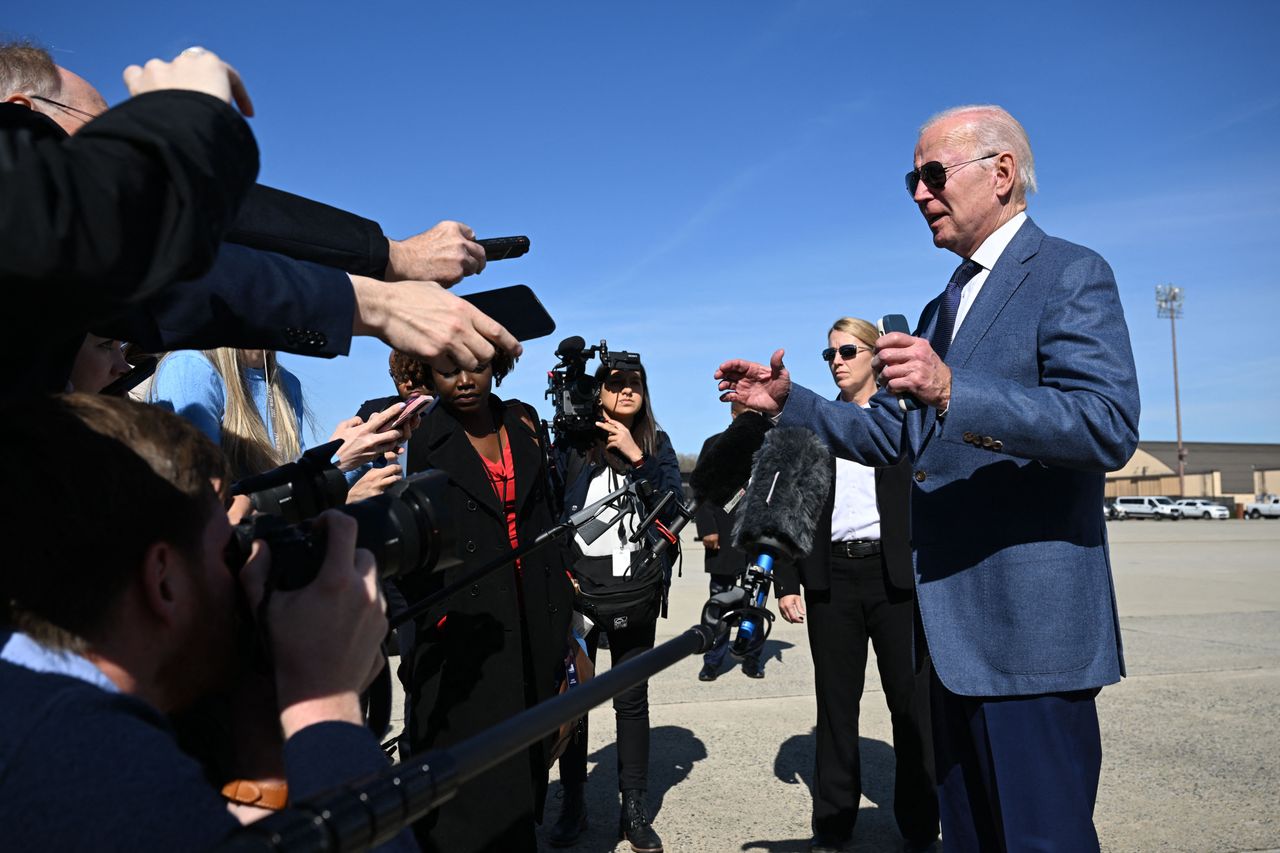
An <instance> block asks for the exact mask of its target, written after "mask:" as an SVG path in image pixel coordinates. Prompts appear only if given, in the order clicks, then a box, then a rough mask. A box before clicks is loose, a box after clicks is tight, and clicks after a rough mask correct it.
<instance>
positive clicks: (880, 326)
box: [876, 314, 921, 412]
mask: <svg viewBox="0 0 1280 853" xmlns="http://www.w3.org/2000/svg"><path fill="white" fill-rule="evenodd" d="M876 331H878V332H879V333H880V334H882V335H887V334H889V333H890V332H902V333H903V334H904V335H909V334H911V326H910V325H908V323H907V318H906V317H904V316H902V315H901V314H886V315H884V316H883V317H881V318H880V321H879V322H877V323H876ZM897 397H898V408H900V409H902V411H904V412H914V411H915V410H916V409H919V408H921V406H920V401H919V400H917V399H916V398H915V397H912V396H911V395H910V394H898V395H897Z"/></svg>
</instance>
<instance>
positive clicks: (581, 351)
mask: <svg viewBox="0 0 1280 853" xmlns="http://www.w3.org/2000/svg"><path fill="white" fill-rule="evenodd" d="M596 355H599V356H600V364H601V366H603V367H607V368H609V369H610V370H640V369H641V366H640V354H639V353H634V352H626V351H625V350H618V351H615V352H610V351H609V344H608V342H607V341H604V340H601V341H600V344H599V346H593V347H588V346H587V345H586V341H585V340H584V339H583V338H582V337H581V336H579V335H574V336H573V337H571V338H565V339H564V340H563V341H561V342H560V346H559V347H557V348H556V358H558V359H560V361H559V362H557V364H556V366H555V367H553V368H552V369H551V370H550V371H549V372H548V373H547V393H546V395H545V396H547V397H550V398H551V404H552V405H553V406H554V407H555V410H556V414H555V418H554V419H553V420H552V421H551V429H552V430H554V431H555V434H556V441H557V443H558V442H560V441H565V442H567V443H568V444H569V446H570V447H577V448H583V447H586V446H587V445H589V444H591V443H592V442H593V441H595V439H596V437H597V435H598V434H599V432H600V430H599V428H598V427H597V426H596V421H598V420H600V388H601V386H603V384H604V383H603V382H602V381H601V380H599V379H597V378H596V376H595V374H594V373H588V372H587V362H588V361H590V360H591V359H592V358H593V357H594V356H596Z"/></svg>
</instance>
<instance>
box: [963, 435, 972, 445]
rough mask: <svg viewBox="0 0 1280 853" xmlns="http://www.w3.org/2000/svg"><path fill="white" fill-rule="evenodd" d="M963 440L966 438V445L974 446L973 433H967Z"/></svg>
mask: <svg viewBox="0 0 1280 853" xmlns="http://www.w3.org/2000/svg"><path fill="white" fill-rule="evenodd" d="M963 438H964V441H965V443H966V444H972V443H973V433H971V432H966V433H965V434H964V436H963Z"/></svg>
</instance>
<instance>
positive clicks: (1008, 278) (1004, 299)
mask: <svg viewBox="0 0 1280 853" xmlns="http://www.w3.org/2000/svg"><path fill="white" fill-rule="evenodd" d="M1043 239H1044V232H1043V231H1041V230H1040V229H1039V228H1038V227H1037V226H1036V224H1035V223H1034V222H1032V221H1031V219H1030V218H1029V217H1028V219H1027V221H1026V222H1025V223H1023V225H1022V227H1021V228H1019V229H1018V233H1017V234H1015V235H1013V239H1012V240H1011V241H1009V245H1008V246H1007V247H1006V248H1005V250H1004V253H1003V254H1001V255H1000V259H999V260H998V261H996V265H995V267H993V268H992V270H991V273H990V274H989V275H988V276H987V280H986V283H984V284H983V285H982V290H981V291H980V292H979V293H978V298H977V299H975V300H974V301H973V305H971V306H970V307H969V313H968V314H966V315H965V318H964V322H963V323H962V324H961V325H960V331H958V332H956V336H955V338H954V339H953V340H952V341H951V349H949V350H948V351H947V364H948V365H952V366H960V367H963V366H964V365H965V363H966V362H967V361H968V360H969V357H970V356H972V355H973V351H974V350H975V349H976V348H977V346H978V342H979V341H981V340H982V339H983V337H985V336H986V334H987V331H988V330H989V329H990V328H991V324H992V323H994V322H995V321H996V317H999V316H1000V312H1001V311H1003V310H1004V306H1005V305H1006V304H1008V302H1009V299H1010V297H1012V296H1013V294H1014V293H1015V292H1016V291H1017V290H1018V288H1019V287H1020V286H1021V285H1022V282H1023V281H1024V280H1026V277H1027V274H1028V273H1029V272H1030V270H1029V268H1028V267H1027V261H1029V260H1031V258H1032V257H1033V256H1034V255H1035V254H1036V252H1038V251H1039V250H1040V243H1041V241H1042V240H1043Z"/></svg>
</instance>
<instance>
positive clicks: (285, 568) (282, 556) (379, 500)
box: [227, 441, 460, 590]
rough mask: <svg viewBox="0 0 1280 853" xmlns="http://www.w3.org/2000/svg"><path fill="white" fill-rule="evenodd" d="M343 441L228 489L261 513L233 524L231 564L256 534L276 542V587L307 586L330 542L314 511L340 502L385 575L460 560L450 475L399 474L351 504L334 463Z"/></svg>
mask: <svg viewBox="0 0 1280 853" xmlns="http://www.w3.org/2000/svg"><path fill="white" fill-rule="evenodd" d="M340 444H341V442H340V441H332V442H329V443H328V444H324V445H321V446H320V447H316V448H313V449H311V450H308V451H307V452H305V453H303V454H302V456H301V458H299V459H298V460H297V461H296V462H290V463H288V464H286V465H282V466H280V467H279V468H276V469H274V470H271V471H268V472H266V473H265V474H260V475H258V476H256V477H249V478H247V479H244V480H241V481H239V482H237V483H235V484H234V485H233V486H232V487H231V493H232V494H235V495H248V496H249V499H250V501H251V502H252V504H253V508H254V509H255V510H257V511H258V512H259V513H262V514H260V515H255V516H253V517H252V518H248V519H245V520H244V521H242V522H240V523H239V524H237V525H236V526H235V528H234V530H233V534H232V538H231V542H230V543H229V545H228V546H227V563H228V564H229V565H231V566H232V567H234V568H237V569H238V568H239V567H240V566H242V565H244V562H245V560H247V559H248V558H249V551H250V549H251V548H252V546H253V540H255V539H263V540H265V541H266V543H267V545H269V546H270V548H271V576H272V584H273V586H274V587H275V588H276V589H280V590H290V589H299V588H301V587H304V586H306V585H307V584H308V583H310V582H311V580H312V579H313V578H314V577H315V576H316V574H317V573H318V572H319V570H320V564H321V563H322V562H323V560H324V554H325V547H326V543H325V541H324V536H323V534H322V533H321V532H320V531H318V530H316V529H314V527H313V526H312V522H311V519H312V517H314V516H315V515H317V514H319V513H321V512H323V511H324V510H326V509H337V510H339V511H340V512H343V513H345V514H347V515H349V516H351V517H352V518H354V519H355V520H356V521H357V522H359V525H360V528H359V533H358V534H357V536H356V546H357V547H359V548H366V549H368V550H369V551H372V552H373V556H374V558H375V559H376V560H377V563H378V575H379V576H380V577H384V578H388V577H399V576H401V575H404V574H407V573H409V572H414V571H431V570H433V569H441V570H443V569H447V568H451V567H453V566H456V565H457V564H458V563H459V562H460V561H459V560H458V559H457V557H455V556H454V548H453V537H454V530H453V524H452V519H451V518H449V516H448V512H447V502H446V501H445V500H444V492H445V489H446V487H447V484H448V481H449V476H448V475H447V474H445V473H444V472H443V471H435V470H432V471H424V472H422V473H420V474H415V475H413V476H412V477H409V478H407V479H404V480H401V481H399V482H397V483H396V484H395V485H393V486H391V487H390V488H389V489H387V490H386V491H385V492H383V493H382V494H380V495H376V496H374V497H372V498H368V499H366V500H363V501H359V502H357V503H353V504H348V503H346V499H347V481H346V478H345V477H344V476H343V474H342V472H341V471H339V470H338V468H337V466H336V465H334V463H333V454H334V453H335V452H336V451H337V449H338V446H339V445H340Z"/></svg>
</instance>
